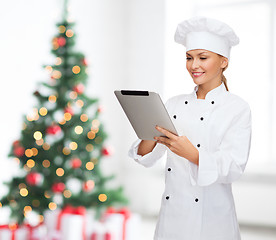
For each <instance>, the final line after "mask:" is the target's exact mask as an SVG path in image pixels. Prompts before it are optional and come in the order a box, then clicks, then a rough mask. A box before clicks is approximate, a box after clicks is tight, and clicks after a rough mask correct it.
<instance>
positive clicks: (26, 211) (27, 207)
mask: <svg viewBox="0 0 276 240" xmlns="http://www.w3.org/2000/svg"><path fill="white" fill-rule="evenodd" d="M31 211H32V207H31V206H25V207H24V212H25V214H26V213H28V212H31Z"/></svg>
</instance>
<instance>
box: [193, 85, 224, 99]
mask: <svg viewBox="0 0 276 240" xmlns="http://www.w3.org/2000/svg"><path fill="white" fill-rule="evenodd" d="M197 90H198V85H196V86H195V88H194V91H193V93H192V95H193V98H194V99H197V95H196V92H197ZM225 92H227V90H226V87H225V85H224V83H223V82H221V84H220V85H219V86H218V87H216V88H214V89H212V90H211V91H209V92H208V93H207V94H206V96H205V100H211V101H212V100H215V99H218V98H219V97H220V96H221V95H223V94H224V93H225ZM200 100H204V99H200Z"/></svg>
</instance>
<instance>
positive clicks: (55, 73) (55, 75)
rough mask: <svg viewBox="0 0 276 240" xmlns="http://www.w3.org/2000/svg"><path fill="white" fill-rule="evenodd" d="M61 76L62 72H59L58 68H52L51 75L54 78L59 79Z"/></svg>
mask: <svg viewBox="0 0 276 240" xmlns="http://www.w3.org/2000/svg"><path fill="white" fill-rule="evenodd" d="M61 76H62V74H61V72H60V71H58V70H54V71H53V73H52V77H53V78H54V79H60V78H61Z"/></svg>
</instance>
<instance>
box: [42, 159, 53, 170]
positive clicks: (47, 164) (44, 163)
mask: <svg viewBox="0 0 276 240" xmlns="http://www.w3.org/2000/svg"><path fill="white" fill-rule="evenodd" d="M50 165H51V163H50V161H49V160H47V159H45V160H43V162H42V166H43V167H45V168H48V167H50Z"/></svg>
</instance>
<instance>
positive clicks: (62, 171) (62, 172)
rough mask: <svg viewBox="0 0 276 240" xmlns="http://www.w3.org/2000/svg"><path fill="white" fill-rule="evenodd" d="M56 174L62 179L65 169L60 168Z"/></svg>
mask: <svg viewBox="0 0 276 240" xmlns="http://www.w3.org/2000/svg"><path fill="white" fill-rule="evenodd" d="M56 174H57V175H58V176H59V177H62V176H63V175H64V170H63V168H58V169H57V170H56Z"/></svg>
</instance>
